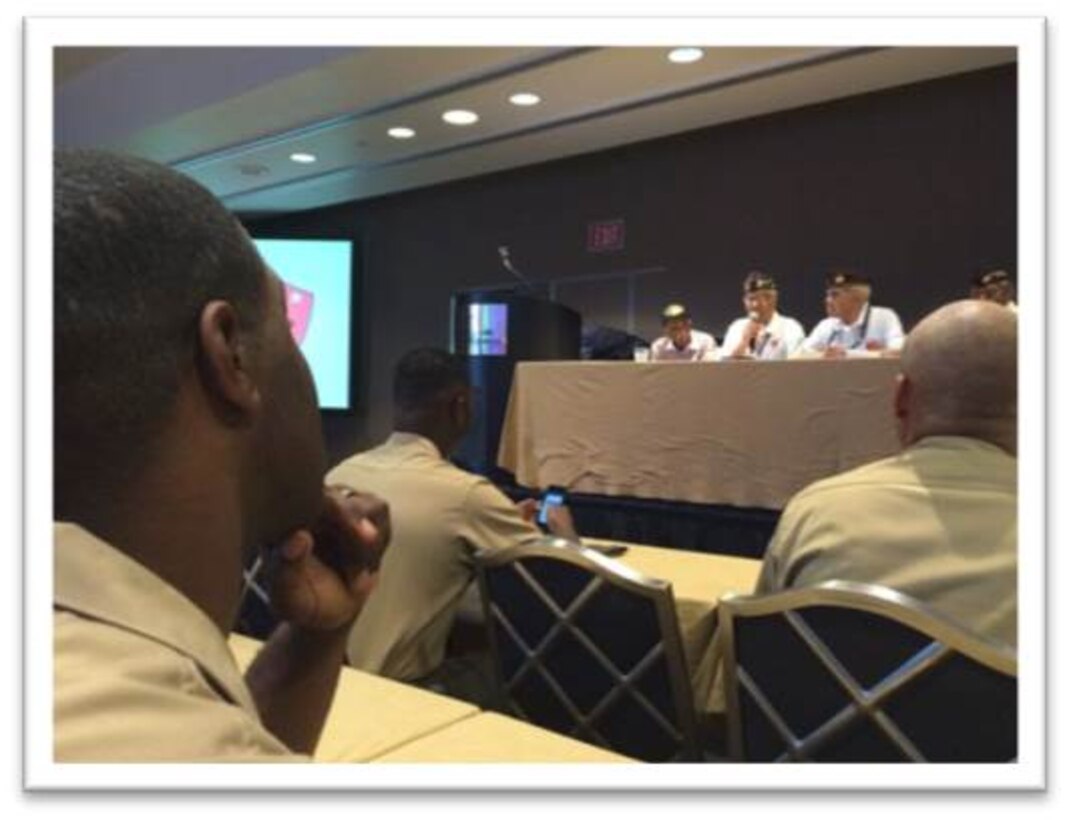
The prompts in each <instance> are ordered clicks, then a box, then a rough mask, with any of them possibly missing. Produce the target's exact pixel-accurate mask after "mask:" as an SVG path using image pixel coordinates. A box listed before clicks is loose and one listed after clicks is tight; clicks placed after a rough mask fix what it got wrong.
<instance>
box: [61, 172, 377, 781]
mask: <svg viewBox="0 0 1069 820" xmlns="http://www.w3.org/2000/svg"><path fill="white" fill-rule="evenodd" d="M54 179H55V198H54V226H53V228H54V248H55V259H54V263H55V268H54V270H55V305H54V310H55V359H54V361H55V429H54V441H55V506H54V510H55V518H56V521H57V523H56V525H55V542H54V566H55V588H54V596H53V601H54V603H53V613H54V617H53V634H54V643H53V656H54V689H53V697H54V713H53V714H54V756H55V759H56V761H59V762H75V761H94V762H100V761H113V762H141V761H175V762H178V761H198V762H206V761H236V760H242V761H261V760H263V761H282V760H306V759H307V757H305V756H306V755H310V754H311V752H312V750H313V749H314V747H315V744H316V741H317V739H318V736H319V733H320V731H321V729H322V726H323V722H324V720H325V718H326V714H327V710H328V709H329V707H330V703H331V699H332V697H333V694H334V688H335V685H336V683H337V679H338V674H339V671H340V669H341V663H342V660H343V656H344V649H345V638H346V636H347V635H348V632H349V628H350V626H351V624H352V621H353V619H354V618H355V617H356V614H357V613H358V612H359V609H360V606H361V605H362V603H363V601H364V599H365V598H366V597H367V595H368V593H369V591H370V588H371V585H372V583H373V579H374V570H375V567H376V566H377V564H378V558H379V554H380V553H381V551H382V549H383V546H384V542H385V540H386V538H387V537H388V519H387V518H386V513H385V506H384V505H382V503H381V502H379V501H377V500H375V499H371V498H369V497H364V496H360V495H356V494H352V493H351V491H347V490H343V489H340V488H339V489H337V490H333V491H331V492H329V493H325V492H324V489H323V481H322V478H323V472H324V470H325V466H326V456H325V453H324V451H323V444H322V431H321V430H320V422H319V414H318V411H317V409H316V401H315V387H314V385H313V383H312V379H311V375H310V373H309V371H308V367H307V364H306V363H305V362H304V359H303V357H302V356H301V353H300V351H299V350H298V349H297V347H296V345H295V343H294V341H293V337H292V335H291V333H290V329H289V323H288V321H287V317H286V313H285V302H284V293H283V288H282V283H281V281H280V280H279V279H278V277H277V276H276V275H275V274H274V273H273V272H272V271H270V270H269V269H268V268H267V267H266V266H265V265H264V263H263V261H262V260H261V259H260V257H259V256H258V254H257V253H256V250H255V249H254V247H253V246H252V243H251V242H250V240H249V238H248V236H247V235H246V234H245V232H244V231H243V230H242V229H241V226H240V225H239V224H238V222H237V221H236V220H235V219H234V217H233V216H231V215H230V214H229V212H227V211H226V209H225V208H223V206H222V205H221V204H220V203H219V202H218V201H217V200H216V199H215V198H214V197H213V196H212V195H211V194H210V193H209V192H208V191H206V190H205V189H204V188H202V187H201V186H199V185H198V184H196V183H194V182H193V181H192V180H190V179H188V178H186V177H183V176H181V175H180V174H177V173H175V172H174V171H171V170H170V169H167V168H164V167H162V166H159V165H156V164H154V163H150V162H145V161H143V160H136V159H132V158H124V157H118V156H114V155H109V154H104V153H100V152H91V151H76V152H59V153H57V155H56V161H55V176H54ZM265 545H268V546H269V547H270V548H269V549H267V550H266V551H265V556H266V560H267V562H268V563H269V564H270V565H271V566H272V568H273V572H272V573H271V577H272V582H271V587H272V590H271V593H272V602H273V604H274V606H275V608H276V611H277V614H278V615H279V617H280V619H281V621H282V623H281V625H280V626H279V628H278V630H277V631H276V632H275V634H274V635H272V637H271V639H270V640H269V641H268V642H267V644H266V645H265V647H264V649H263V651H262V652H261V653H260V655H259V656H258V657H257V658H256V659H255V660H254V661H253V664H252V666H251V667H250V668H249V670H248V673H247V674H246V675H245V677H244V679H243V678H242V676H241V674H240V672H239V671H238V667H237V665H236V663H235V660H234V658H233V656H232V655H231V654H230V650H229V649H228V647H227V645H226V639H225V636H226V634H227V633H228V632H229V630H230V625H231V624H232V623H233V621H234V618H235V615H236V614H237V608H238V603H239V599H240V594H241V584H242V566H243V565H244V563H245V561H246V560H247V559H248V558H249V557H251V553H252V552H253V551H254V550H255V549H257V548H259V547H261V546H265ZM320 559H323V560H320ZM368 719H369V720H372V719H374V715H369V716H368ZM354 731H359V727H354Z"/></svg>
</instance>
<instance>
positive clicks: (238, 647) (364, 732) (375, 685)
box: [230, 634, 479, 762]
mask: <svg viewBox="0 0 1069 820" xmlns="http://www.w3.org/2000/svg"><path fill="white" fill-rule="evenodd" d="M230 647H231V650H232V651H233V652H234V657H235V658H236V659H237V661H238V665H239V666H240V667H241V668H243V669H244V668H246V667H248V665H249V664H250V663H251V662H252V659H253V658H254V657H255V655H256V653H257V652H258V651H259V647H260V642H259V641H255V640H253V639H252V638H247V637H245V636H243V635H237V634H232V635H231V636H230ZM478 712H479V709H478V707H476V706H473V705H472V704H470V703H465V702H464V701H461V700H455V699H453V698H447V697H443V696H442V695H436V694H434V693H433V692H428V691H426V690H424V689H419V688H417V687H415V686H408V685H407V684H404V683H398V682H397V681H392V680H388V679H387V678H381V677H378V676H377V675H370V674H368V673H367V672H361V671H359V670H357V669H351V668H348V667H346V668H344V669H342V672H341V676H340V678H339V680H338V688H337V690H336V691H335V693H334V701H333V703H332V704H331V707H330V712H329V713H328V714H327V722H326V726H325V727H324V728H323V735H322V737H320V739H319V745H318V746H317V747H316V750H315V755H314V757H315V759H316V760H319V761H323V762H345V761H349V762H354V761H367V760H371V759H372V758H374V757H378V756H381V755H384V754H387V753H388V752H390V751H391V750H393V749H396V748H398V747H400V746H402V745H404V744H405V743H409V742H411V741H413V740H417V739H419V738H421V737H423V736H425V735H429V734H431V733H433V732H436V731H438V730H440V729H444V728H445V727H447V726H450V725H452V724H454V723H456V722H457V721H459V720H462V719H464V718H467V717H471V716H472V715H475V714H478Z"/></svg>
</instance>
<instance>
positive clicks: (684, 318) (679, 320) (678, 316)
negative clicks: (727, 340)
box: [650, 304, 716, 362]
mask: <svg viewBox="0 0 1069 820" xmlns="http://www.w3.org/2000/svg"><path fill="white" fill-rule="evenodd" d="M661 323H662V326H663V327H664V335H663V336H661V337H660V338H659V339H657V340H656V341H654V343H653V344H652V345H650V358H651V359H652V360H653V361H655V362H715V361H716V339H714V338H713V337H712V336H711V335H709V334H708V333H703V332H702V331H700V330H695V329H694V327H693V324H692V322H691V320H690V313H689V312H688V311H687V309H686V308H685V307H684V306H683V305H680V304H672V305H668V307H666V308H665V309H664V311H663V312H662V313H661Z"/></svg>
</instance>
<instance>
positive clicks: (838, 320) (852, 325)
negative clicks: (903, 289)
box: [798, 271, 905, 359]
mask: <svg viewBox="0 0 1069 820" xmlns="http://www.w3.org/2000/svg"><path fill="white" fill-rule="evenodd" d="M825 285H826V288H827V290H826V292H825V297H824V307H825V309H826V310H827V312H828V316H827V318H826V319H823V320H821V321H820V322H819V323H818V324H817V326H816V327H815V328H813V330H812V332H811V333H810V334H809V336H808V337H807V338H806V340H805V341H804V342H803V343H802V346H801V348H800V349H799V351H798V352H799V354H801V355H814V354H817V355H820V356H822V357H823V358H826V359H842V358H847V357H851V358H852V357H857V356H873V355H878V354H880V353H884V354H897V352H898V351H900V350H901V349H902V343H903V340H904V339H905V334H904V333H903V332H902V322H901V320H900V319H899V318H898V314H897V313H895V312H894V311H893V310H892V309H891V308H887V307H878V306H876V305H872V304H870V303H869V299H870V298H871V296H872V285H871V284H870V283H869V281H868V280H867V279H865V278H863V277H861V276H859V275H858V274H856V273H850V272H844V271H839V272H836V273H833V274H831V275H830V276H829V277H828V278H827V280H826V283H825Z"/></svg>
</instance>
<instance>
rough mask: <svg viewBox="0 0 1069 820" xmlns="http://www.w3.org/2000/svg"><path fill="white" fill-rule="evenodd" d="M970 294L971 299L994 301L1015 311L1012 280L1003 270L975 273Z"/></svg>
mask: <svg viewBox="0 0 1069 820" xmlns="http://www.w3.org/2000/svg"><path fill="white" fill-rule="evenodd" d="M971 295H972V298H973V299H983V300H984V301H985V302H995V303H996V304H999V305H1002V306H1003V307H1008V308H1009V309H1010V310H1012V311H1013V312H1014V313H1016V312H1017V303H1016V302H1014V301H1013V282H1012V281H1011V280H1010V275H1009V274H1008V273H1007V272H1006V271H1004V270H989V271H984V272H983V273H980V274H977V276H976V278H974V279H973V284H972V292H971Z"/></svg>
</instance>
